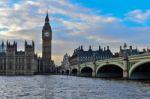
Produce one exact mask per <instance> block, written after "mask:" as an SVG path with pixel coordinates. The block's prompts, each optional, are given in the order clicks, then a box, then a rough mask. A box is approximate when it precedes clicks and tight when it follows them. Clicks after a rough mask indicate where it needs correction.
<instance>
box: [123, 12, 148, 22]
mask: <svg viewBox="0 0 150 99" xmlns="http://www.w3.org/2000/svg"><path fill="white" fill-rule="evenodd" d="M126 16H127V19H129V20H131V21H134V22H138V23H144V22H146V21H148V20H150V10H146V11H142V10H140V9H136V10H133V11H130V12H128V13H127V14H126Z"/></svg>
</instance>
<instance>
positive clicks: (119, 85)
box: [0, 75, 150, 99]
mask: <svg viewBox="0 0 150 99" xmlns="http://www.w3.org/2000/svg"><path fill="white" fill-rule="evenodd" d="M149 97H150V82H149V81H147V82H144V81H127V80H113V79H93V78H84V77H74V76H59V75H50V76H43V75H42V76H32V77H30V76H17V77H15V76H11V77H7V76H2V77H0V99H149Z"/></svg>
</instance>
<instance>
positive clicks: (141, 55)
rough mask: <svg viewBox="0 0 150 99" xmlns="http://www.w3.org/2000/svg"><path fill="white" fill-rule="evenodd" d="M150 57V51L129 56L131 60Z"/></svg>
mask: <svg viewBox="0 0 150 99" xmlns="http://www.w3.org/2000/svg"><path fill="white" fill-rule="evenodd" d="M145 58H150V53H144V54H138V55H132V56H129V60H134V59H145Z"/></svg>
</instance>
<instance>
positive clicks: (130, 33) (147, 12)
mask: <svg viewBox="0 0 150 99" xmlns="http://www.w3.org/2000/svg"><path fill="white" fill-rule="evenodd" d="M47 10H48V13H49V18H50V24H51V27H52V31H53V39H52V59H53V60H54V61H55V63H56V64H57V65H60V63H61V61H62V59H63V55H64V54H65V53H68V54H69V55H72V53H73V51H74V49H76V48H78V47H79V46H80V45H83V47H84V49H85V50H88V47H89V45H91V46H92V48H93V49H94V50H97V49H98V48H99V45H100V46H102V47H105V46H107V45H109V46H110V49H111V50H112V52H118V51H119V46H121V45H123V44H124V43H127V45H128V46H130V45H133V48H136V47H137V48H138V49H139V50H142V49H143V48H150V1H149V0H0V42H1V41H7V40H8V41H11V42H13V41H14V40H16V41H17V42H18V50H24V41H25V40H27V41H28V42H29V43H31V41H32V40H34V41H35V47H36V50H35V51H36V53H37V54H38V55H39V56H41V52H42V38H41V36H42V27H43V25H44V19H45V16H46V12H47Z"/></svg>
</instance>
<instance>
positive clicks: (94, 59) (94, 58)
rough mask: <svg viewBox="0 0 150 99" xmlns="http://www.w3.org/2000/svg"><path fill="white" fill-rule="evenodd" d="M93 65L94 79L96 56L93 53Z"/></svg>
mask: <svg viewBox="0 0 150 99" xmlns="http://www.w3.org/2000/svg"><path fill="white" fill-rule="evenodd" d="M93 64H94V73H95V74H94V76H95V77H96V55H95V53H93Z"/></svg>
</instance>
